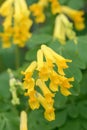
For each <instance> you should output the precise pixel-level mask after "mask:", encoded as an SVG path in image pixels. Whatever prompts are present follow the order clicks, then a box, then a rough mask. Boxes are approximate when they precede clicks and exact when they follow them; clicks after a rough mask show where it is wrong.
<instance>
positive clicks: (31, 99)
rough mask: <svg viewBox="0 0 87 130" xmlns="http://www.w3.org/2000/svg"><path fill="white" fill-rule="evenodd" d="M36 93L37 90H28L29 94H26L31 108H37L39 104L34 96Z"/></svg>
mask: <svg viewBox="0 0 87 130" xmlns="http://www.w3.org/2000/svg"><path fill="white" fill-rule="evenodd" d="M36 94H37V92H36V91H35V90H33V91H31V92H29V94H28V96H29V105H30V107H31V109H32V110H35V109H38V108H39V106H40V103H39V101H38V99H37V98H36Z"/></svg>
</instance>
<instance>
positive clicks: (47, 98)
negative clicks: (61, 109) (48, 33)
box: [23, 45, 74, 121]
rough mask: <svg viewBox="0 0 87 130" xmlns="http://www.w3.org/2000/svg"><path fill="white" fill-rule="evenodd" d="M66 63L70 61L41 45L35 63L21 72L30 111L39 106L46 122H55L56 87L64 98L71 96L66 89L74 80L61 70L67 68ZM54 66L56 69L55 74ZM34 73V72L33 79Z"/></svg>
mask: <svg viewBox="0 0 87 130" xmlns="http://www.w3.org/2000/svg"><path fill="white" fill-rule="evenodd" d="M67 62H71V60H69V59H65V58H64V57H62V56H60V55H58V54H57V53H56V52H54V51H53V50H52V49H51V48H49V47H47V46H46V45H41V49H39V50H38V52H37V62H36V61H34V62H32V63H31V64H30V66H29V67H28V68H27V69H26V70H25V72H23V73H24V75H25V78H24V87H25V89H26V90H27V91H26V93H25V95H26V96H29V105H30V107H31V109H33V110H34V109H38V108H39V106H40V104H41V105H42V107H43V108H44V109H45V112H44V116H45V118H46V119H47V120H48V121H52V120H55V112H54V107H53V105H54V96H55V93H54V92H56V91H58V87H60V92H61V93H62V94H63V95H64V96H68V95H70V94H71V92H69V90H68V89H69V88H71V87H72V85H71V84H70V81H74V78H66V77H65V76H64V75H65V73H64V70H63V69H66V68H68V65H67ZM55 66H56V67H57V68H58V71H57V72H56V71H55ZM34 71H35V72H36V77H35V78H34V76H33V73H34ZM38 88H39V90H40V91H39V92H38ZM51 90H52V91H51ZM40 92H41V94H40Z"/></svg>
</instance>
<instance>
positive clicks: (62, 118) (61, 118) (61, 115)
mask: <svg viewBox="0 0 87 130" xmlns="http://www.w3.org/2000/svg"><path fill="white" fill-rule="evenodd" d="M55 114H56V119H55V120H54V121H53V122H51V123H50V127H52V126H55V127H61V126H63V125H64V124H65V122H66V119H67V111H66V109H64V110H58V111H57V112H56V113H55Z"/></svg>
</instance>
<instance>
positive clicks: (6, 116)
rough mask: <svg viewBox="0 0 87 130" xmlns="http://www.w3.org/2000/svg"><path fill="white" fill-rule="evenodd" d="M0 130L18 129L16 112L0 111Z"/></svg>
mask: <svg viewBox="0 0 87 130" xmlns="http://www.w3.org/2000/svg"><path fill="white" fill-rule="evenodd" d="M0 118H1V119H2V120H1V121H0V124H1V125H0V127H1V129H0V130H19V117H18V114H17V113H16V112H13V111H10V112H4V113H0Z"/></svg>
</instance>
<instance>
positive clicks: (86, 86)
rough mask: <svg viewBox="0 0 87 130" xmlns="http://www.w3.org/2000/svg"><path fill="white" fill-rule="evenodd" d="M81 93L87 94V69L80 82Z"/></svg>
mask: <svg viewBox="0 0 87 130" xmlns="http://www.w3.org/2000/svg"><path fill="white" fill-rule="evenodd" d="M80 86H81V87H80V93H81V94H87V71H86V70H85V72H84V73H83V77H82V81H81V83H80Z"/></svg>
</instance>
